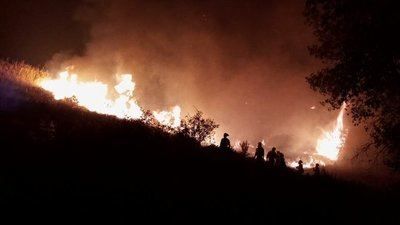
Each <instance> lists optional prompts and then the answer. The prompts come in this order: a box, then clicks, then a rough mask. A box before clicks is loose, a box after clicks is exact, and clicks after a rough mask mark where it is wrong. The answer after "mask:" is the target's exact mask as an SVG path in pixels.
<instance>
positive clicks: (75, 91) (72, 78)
mask: <svg viewBox="0 0 400 225" xmlns="http://www.w3.org/2000/svg"><path fill="white" fill-rule="evenodd" d="M118 80H119V83H118V84H117V85H115V86H114V90H115V92H116V94H117V97H116V98H115V99H110V98H109V97H108V94H109V93H108V85H107V84H104V83H102V82H99V81H92V82H83V81H78V75H77V74H70V73H69V72H68V71H64V72H61V73H59V77H58V78H57V79H49V78H47V79H44V80H41V81H40V82H39V84H38V85H39V86H40V87H42V88H43V89H45V90H47V91H50V92H51V93H52V94H53V95H54V98H55V99H56V100H60V99H65V98H75V99H76V100H77V103H78V105H80V106H83V107H85V108H87V109H88V110H90V111H93V112H97V113H101V114H107V115H114V116H116V117H118V118H125V119H139V118H141V117H142V116H143V115H144V113H143V110H142V108H141V107H140V106H139V104H138V102H137V101H136V100H135V98H134V95H133V91H134V90H135V83H134V82H133V80H132V75H131V74H122V75H120V76H118ZM153 115H154V117H155V118H156V120H157V121H158V122H160V123H161V124H163V125H166V126H170V127H173V128H175V127H178V126H179V125H180V121H181V119H180V116H181V108H180V107H179V106H175V107H174V108H173V109H172V111H171V112H168V111H161V112H156V111H154V112H153Z"/></svg>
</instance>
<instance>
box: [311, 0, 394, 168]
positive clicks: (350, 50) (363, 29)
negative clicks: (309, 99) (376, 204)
mask: <svg viewBox="0 0 400 225" xmlns="http://www.w3.org/2000/svg"><path fill="white" fill-rule="evenodd" d="M396 3H397V1H376V0H307V1H306V8H305V16H306V18H307V21H308V23H309V25H311V26H312V28H313V30H314V34H315V36H316V38H317V41H316V43H315V45H312V46H310V53H311V55H313V56H315V57H317V58H319V59H321V60H322V62H323V64H324V67H323V68H322V69H321V70H319V71H317V72H314V73H312V74H310V75H309V76H308V77H307V81H308V83H309V84H310V86H311V88H312V89H313V90H315V91H318V92H320V93H322V94H323V95H324V96H325V97H326V98H325V101H324V102H323V104H325V105H328V106H329V108H331V109H338V108H339V107H340V105H341V104H342V103H343V102H344V101H345V102H346V103H348V105H349V109H350V112H351V115H352V118H353V122H354V124H356V125H359V124H363V125H364V126H365V128H366V130H367V131H368V132H369V134H370V136H371V141H370V142H369V143H367V144H365V145H364V146H363V148H362V149H363V150H370V149H375V150H376V152H377V153H383V155H384V156H385V159H386V160H387V161H386V162H387V163H388V165H390V166H392V167H394V168H397V169H399V168H400V145H399V140H400V138H399V137H400V117H399V115H400V89H399V87H400V32H398V31H397V30H398V27H399V26H400V14H399V13H398V7H397V6H396Z"/></svg>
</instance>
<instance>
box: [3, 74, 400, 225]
mask: <svg viewBox="0 0 400 225" xmlns="http://www.w3.org/2000/svg"><path fill="white" fill-rule="evenodd" d="M0 94H1V95H0V104H1V105H0V143H1V145H0V148H1V150H0V205H1V209H0V214H1V215H0V221H1V224H43V223H49V224H149V223H153V222H157V223H159V224H170V223H172V224H177V223H182V224H213V223H219V224H399V223H400V214H399V212H398V202H399V199H400V198H399V197H398V193H397V192H396V190H371V189H370V188H368V187H365V186H362V185H359V184H355V183H349V182H345V181H342V180H340V179H337V178H333V177H330V176H328V175H326V176H321V177H312V176H300V175H296V174H295V173H294V172H293V171H291V170H273V169H268V168H266V167H264V166H261V165H258V164H256V163H255V162H254V161H253V160H252V159H248V158H245V157H243V156H241V155H239V154H236V153H223V152H220V151H218V149H217V148H215V147H201V146H200V145H199V144H198V143H197V142H195V141H194V140H192V139H190V138H187V137H184V136H182V135H171V134H168V133H165V132H163V131H162V130H160V129H157V128H153V127H150V126H147V125H145V124H144V123H142V122H140V121H127V120H118V119H116V118H114V117H110V116H103V115H98V114H96V113H91V112H88V111H85V110H83V109H80V108H78V107H76V106H74V105H73V104H70V103H68V102H56V101H53V100H51V96H50V95H49V94H48V93H45V92H43V91H41V90H39V89H37V88H34V87H30V86H24V85H21V84H15V83H14V82H11V81H8V80H4V79H3V80H1V82H0Z"/></svg>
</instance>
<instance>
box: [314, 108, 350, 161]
mask: <svg viewBox="0 0 400 225" xmlns="http://www.w3.org/2000/svg"><path fill="white" fill-rule="evenodd" d="M345 108H346V103H343V105H342V107H341V109H340V112H339V115H338V117H337V119H336V124H335V127H334V128H333V130H331V131H329V132H328V131H323V133H322V136H321V137H320V138H319V139H318V141H317V146H316V150H317V153H318V154H319V155H321V156H324V157H326V158H328V159H330V160H332V161H336V160H337V159H338V156H339V152H340V150H341V149H342V148H343V145H344V143H345V140H346V138H345V134H344V130H343V114H344V110H345Z"/></svg>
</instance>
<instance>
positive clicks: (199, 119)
mask: <svg viewBox="0 0 400 225" xmlns="http://www.w3.org/2000/svg"><path fill="white" fill-rule="evenodd" d="M218 127H219V125H218V124H216V123H215V122H214V120H212V119H204V118H203V113H202V112H201V111H199V110H196V113H195V114H194V115H193V116H186V118H185V120H182V123H181V128H180V129H181V133H182V134H184V135H187V136H189V137H191V138H194V139H196V140H197V141H198V142H200V143H204V142H209V141H212V138H213V136H214V133H215V129H216V128H218Z"/></svg>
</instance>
